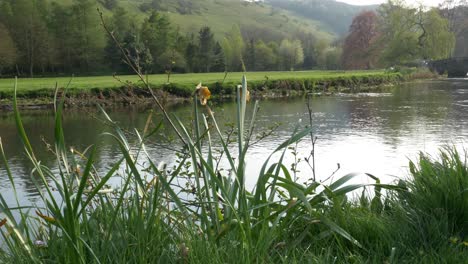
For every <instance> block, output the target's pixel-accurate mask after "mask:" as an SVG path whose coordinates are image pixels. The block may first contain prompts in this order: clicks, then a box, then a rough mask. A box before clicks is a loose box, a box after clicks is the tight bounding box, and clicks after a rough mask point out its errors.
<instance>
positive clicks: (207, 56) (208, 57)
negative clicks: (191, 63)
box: [198, 27, 215, 72]
mask: <svg viewBox="0 0 468 264" xmlns="http://www.w3.org/2000/svg"><path fill="white" fill-rule="evenodd" d="M198 43H199V51H198V56H199V59H198V62H199V63H200V67H201V68H202V69H201V70H202V71H204V72H210V68H211V66H212V64H213V59H214V53H213V48H214V46H215V41H214V36H213V33H212V32H211V29H210V28H209V27H202V28H201V29H200V31H199V32H198Z"/></svg>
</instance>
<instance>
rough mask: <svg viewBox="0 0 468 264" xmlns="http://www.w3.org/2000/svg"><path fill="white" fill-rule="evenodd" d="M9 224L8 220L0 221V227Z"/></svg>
mask: <svg viewBox="0 0 468 264" xmlns="http://www.w3.org/2000/svg"><path fill="white" fill-rule="evenodd" d="M6 222H7V219H6V218H5V219H3V220H2V221H0V227H2V226H4V225H5V224H6Z"/></svg>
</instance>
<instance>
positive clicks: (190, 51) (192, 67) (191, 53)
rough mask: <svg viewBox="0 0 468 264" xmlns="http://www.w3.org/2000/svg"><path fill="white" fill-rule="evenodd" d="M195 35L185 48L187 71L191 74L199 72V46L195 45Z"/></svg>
mask: <svg viewBox="0 0 468 264" xmlns="http://www.w3.org/2000/svg"><path fill="white" fill-rule="evenodd" d="M194 38H195V37H194V36H193V34H192V35H191V36H190V39H189V41H188V43H187V46H186V47H185V60H186V63H187V70H188V71H190V72H195V71H197V70H198V67H196V66H197V65H196V63H197V60H196V58H197V57H198V50H199V48H198V45H197V44H196V43H195V40H194Z"/></svg>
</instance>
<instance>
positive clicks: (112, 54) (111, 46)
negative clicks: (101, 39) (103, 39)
mask: <svg viewBox="0 0 468 264" xmlns="http://www.w3.org/2000/svg"><path fill="white" fill-rule="evenodd" d="M110 21H111V22H110V23H109V25H108V26H109V29H110V30H111V31H112V32H113V34H114V37H115V38H116V40H117V41H118V42H119V43H121V44H122V45H123V46H133V45H134V44H133V43H129V42H132V41H136V40H137V38H136V37H135V38H134V37H131V36H137V34H138V29H137V27H136V25H135V23H134V21H132V19H131V18H130V15H129V14H128V12H127V11H126V10H125V9H124V8H122V7H116V8H115V9H114V10H113V12H112V19H111V20H110ZM104 53H105V59H106V62H107V63H108V64H109V66H110V67H111V68H113V69H114V70H117V71H127V70H129V67H128V65H126V63H124V62H123V60H122V54H121V52H120V49H119V47H118V46H117V44H116V43H115V41H114V40H113V39H112V38H110V37H108V38H107V44H106V47H105V49H104Z"/></svg>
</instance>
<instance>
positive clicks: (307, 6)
mask: <svg viewBox="0 0 468 264" xmlns="http://www.w3.org/2000/svg"><path fill="white" fill-rule="evenodd" d="M269 3H270V4H271V5H272V6H273V7H274V8H278V9H281V10H287V11H290V12H292V13H293V14H294V15H298V16H301V17H303V19H311V20H314V21H319V22H320V25H321V26H320V27H319V28H320V29H321V30H323V31H327V32H333V33H334V34H337V35H344V34H346V33H347V32H348V28H349V25H351V21H352V20H353V17H354V16H356V15H357V14H359V13H360V12H362V11H364V10H375V9H376V8H377V5H370V6H354V5H349V4H346V3H342V2H336V1H334V0H270V1H269Z"/></svg>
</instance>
